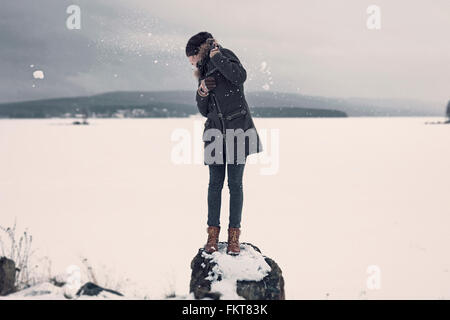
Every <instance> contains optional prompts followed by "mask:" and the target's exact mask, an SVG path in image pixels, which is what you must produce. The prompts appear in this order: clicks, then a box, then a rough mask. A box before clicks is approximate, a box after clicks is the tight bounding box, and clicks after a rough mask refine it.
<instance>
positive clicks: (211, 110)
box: [196, 45, 263, 165]
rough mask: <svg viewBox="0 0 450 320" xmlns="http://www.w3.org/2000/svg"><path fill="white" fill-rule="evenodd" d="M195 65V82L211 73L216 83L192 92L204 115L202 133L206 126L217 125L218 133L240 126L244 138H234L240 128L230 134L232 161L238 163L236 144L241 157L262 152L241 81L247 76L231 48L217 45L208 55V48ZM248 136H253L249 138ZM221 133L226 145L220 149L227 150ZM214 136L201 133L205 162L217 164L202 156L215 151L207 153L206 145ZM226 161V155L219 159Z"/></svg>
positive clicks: (213, 153)
mask: <svg viewBox="0 0 450 320" xmlns="http://www.w3.org/2000/svg"><path fill="white" fill-rule="evenodd" d="M197 66H198V68H199V75H200V77H199V79H198V85H200V81H201V80H202V79H204V78H206V77H214V78H215V81H216V87H215V88H214V89H213V90H211V91H210V92H209V94H208V96H206V97H202V96H200V95H199V94H198V92H197V93H196V101H197V107H198V110H199V112H200V113H201V114H202V115H203V116H204V117H207V119H206V121H205V129H204V132H203V133H204V134H205V132H206V130H208V129H212V128H215V129H218V130H220V132H222V133H226V132H227V131H226V129H242V130H243V131H244V132H247V136H246V137H245V139H244V138H243V137H242V136H241V138H240V139H237V138H238V137H239V134H238V132H242V131H236V133H235V135H234V152H233V153H234V159H233V163H238V162H237V159H238V158H237V156H238V152H237V148H238V147H240V148H245V149H244V150H245V158H247V156H248V155H250V154H253V153H258V152H262V151H263V146H262V143H261V140H260V138H259V135H258V132H257V131H256V127H255V124H254V123H253V118H252V116H251V114H250V110H249V107H248V104H247V101H246V99H245V94H244V85H243V84H244V82H245V80H246V79H247V72H246V70H245V69H244V67H243V66H242V64H241V63H240V61H239V59H238V58H237V56H236V55H235V54H234V53H233V52H232V51H231V50H229V49H226V48H223V47H222V46H220V45H219V52H218V53H216V54H215V55H214V56H213V57H212V58H210V57H209V52H208V55H205V57H203V59H202V60H201V61H200V62H199V63H198V65H197ZM249 129H251V130H249ZM248 130H249V131H248ZM252 130H253V132H254V133H253V134H252V135H250V134H249V133H250V131H252ZM250 136H253V137H254V138H252V139H250ZM223 137H224V139H223V141H224V143H223V145H224V149H225V148H226V150H224V151H226V152H227V153H229V150H231V149H229V148H231V147H232V145H233V144H231V143H228V144H227V143H226V142H227V141H228V142H230V140H227V139H226V137H225V135H224V136H223ZM209 140H211V141H209ZM214 140H215V139H214V137H212V138H208V137H206V139H205V136H203V141H204V148H205V149H204V164H205V165H209V164H212V165H214V164H220V163H216V162H213V163H207V160H206V159H207V157H206V155H207V153H210V154H211V155H212V156H214V155H215V152H214V151H212V153H211V150H207V149H206V148H207V146H208V145H209V144H210V143H211V142H213V141H214ZM242 143H245V145H242ZM238 144H239V145H238ZM209 158H210V157H209ZM209 158H208V159H209ZM230 158H231V156H230ZM241 159H242V158H241ZM230 161H231V160H230V159H228V157H226V158H225V157H223V163H229V162H230Z"/></svg>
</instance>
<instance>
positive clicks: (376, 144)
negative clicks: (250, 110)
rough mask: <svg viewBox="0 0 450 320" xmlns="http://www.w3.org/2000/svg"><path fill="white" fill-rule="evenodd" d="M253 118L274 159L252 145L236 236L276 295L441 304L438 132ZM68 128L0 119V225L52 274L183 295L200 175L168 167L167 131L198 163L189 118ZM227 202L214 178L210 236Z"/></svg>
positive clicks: (204, 176)
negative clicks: (250, 249)
mask: <svg viewBox="0 0 450 320" xmlns="http://www.w3.org/2000/svg"><path fill="white" fill-rule="evenodd" d="M254 120H255V124H256V126H257V128H258V130H259V131H260V132H264V131H266V132H267V134H268V136H269V137H270V135H271V133H276V131H270V129H279V141H280V143H279V154H277V152H273V153H271V144H270V143H269V142H266V144H265V147H266V152H268V154H269V155H271V157H270V158H265V161H266V162H265V163H261V162H257V163H253V164H248V165H247V168H246V171H245V173H244V191H245V194H244V208H243V215H242V234H241V241H246V242H251V243H253V244H255V245H256V246H258V247H259V248H260V249H261V251H262V253H263V254H264V255H266V256H268V257H270V258H272V259H274V260H275V261H276V262H277V263H278V264H279V266H280V268H281V269H282V271H283V275H284V278H285V290H286V298H287V299H303V298H307V299H325V298H332V299H333V298H334V299H342V298H349V299H381V298H386V299H391V298H406V299H408V298H446V299H448V298H450V271H449V270H450V255H449V254H448V252H449V249H450V232H449V231H448V226H449V225H450V206H449V204H448V198H449V194H450V143H449V138H450V126H448V125H425V124H424V123H425V122H426V121H433V120H442V119H433V118H336V119H331V118H328V119H306V118H300V119H273V118H270V119H269V118H265V119H262V118H255V119H254ZM69 123H70V120H69V119H67V120H65V119H47V120H28V119H27V120H0V155H1V156H0V225H3V226H9V225H12V224H13V223H14V219H15V218H17V224H18V227H19V228H28V230H29V232H30V233H31V234H32V235H33V247H34V248H36V249H38V251H37V252H36V253H35V254H36V255H37V256H42V257H45V256H47V257H48V259H50V260H51V262H52V264H51V272H52V273H55V274H57V273H64V272H66V271H67V270H72V271H73V270H74V269H76V268H77V267H79V268H80V270H81V272H82V273H83V272H84V271H83V270H84V268H83V262H82V257H83V258H87V259H88V261H89V263H90V264H91V265H92V267H93V272H94V273H95V276H96V278H97V279H98V280H99V281H98V282H100V283H99V284H100V285H104V286H107V287H109V288H111V289H118V290H121V292H123V293H125V294H127V295H128V296H136V297H144V296H145V297H146V298H150V299H159V298H163V297H164V296H165V295H166V294H170V293H172V291H175V293H176V294H177V295H180V296H186V295H187V294H188V290H189V280H190V271H191V270H190V262H191V259H192V258H193V257H194V256H195V254H196V253H197V250H198V248H199V247H201V246H202V245H203V244H204V242H205V241H206V214H207V203H206V192H207V186H208V176H209V173H208V168H207V167H206V166H204V165H203V164H202V163H199V162H198V161H197V162H195V163H190V164H176V163H175V162H174V159H175V158H174V157H173V156H172V149H173V148H174V146H175V145H177V142H175V141H172V139H171V137H172V134H173V133H174V132H178V133H180V132H182V131H174V130H175V129H177V128H178V129H185V130H187V131H185V132H190V133H194V128H195V129H196V130H197V131H196V132H197V133H196V134H195V135H194V134H193V135H192V137H191V138H192V142H193V143H194V142H195V143H196V149H192V152H193V153H194V154H195V150H197V155H198V151H200V157H201V156H202V154H201V148H202V144H201V142H199V139H201V138H200V136H199V135H198V132H199V130H200V131H201V126H202V123H203V120H201V119H197V118H189V119H92V120H91V125H89V126H72V125H68V124H69ZM274 137H276V135H274ZM274 146H275V145H274ZM273 150H276V148H274V149H273ZM250 157H254V158H255V159H256V158H258V156H256V155H253V156H250ZM200 159H201V158H200ZM249 159H250V158H249ZM264 173H270V174H264ZM228 199H229V196H228V189H227V184H226V182H225V185H224V191H223V200H222V210H223V211H222V217H221V218H222V219H221V221H222V226H224V227H226V226H227V222H228V208H229V206H228ZM223 230H226V228H223ZM220 240H221V241H226V232H222V234H221V236H220ZM82 276H83V277H84V279H85V278H86V276H85V275H84V274H83V275H82ZM117 284H120V285H119V286H118V285H117Z"/></svg>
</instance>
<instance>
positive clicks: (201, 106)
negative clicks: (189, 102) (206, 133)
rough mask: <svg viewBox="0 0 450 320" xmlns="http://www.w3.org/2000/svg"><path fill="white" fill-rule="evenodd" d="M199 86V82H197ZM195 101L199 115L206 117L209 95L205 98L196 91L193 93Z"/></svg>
mask: <svg viewBox="0 0 450 320" xmlns="http://www.w3.org/2000/svg"><path fill="white" fill-rule="evenodd" d="M199 85H200V80H199ZM195 100H196V101H197V108H198V111H199V112H200V114H201V115H202V116H204V117H206V116H207V115H208V102H209V94H208V95H207V96H206V97H202V96H201V95H199V94H198V90H196V91H195Z"/></svg>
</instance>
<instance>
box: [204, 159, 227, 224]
mask: <svg viewBox="0 0 450 320" xmlns="http://www.w3.org/2000/svg"><path fill="white" fill-rule="evenodd" d="M224 180H225V164H220V165H209V185H208V226H217V227H218V226H220V206H221V202H222V188H223V182H224Z"/></svg>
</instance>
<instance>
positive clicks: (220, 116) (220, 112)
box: [211, 92, 225, 138]
mask: <svg viewBox="0 0 450 320" xmlns="http://www.w3.org/2000/svg"><path fill="white" fill-rule="evenodd" d="M211 94H212V96H213V98H214V103H215V104H216V106H217V110H218V111H219V113H218V114H217V115H218V117H219V118H220V122H221V123H222V134H223V137H224V138H225V122H224V121H223V113H222V110H220V106H219V103H218V101H217V99H216V95H215V94H214V93H212V92H211Z"/></svg>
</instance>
